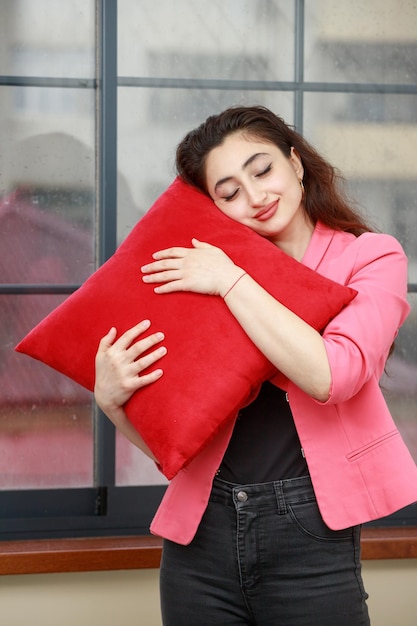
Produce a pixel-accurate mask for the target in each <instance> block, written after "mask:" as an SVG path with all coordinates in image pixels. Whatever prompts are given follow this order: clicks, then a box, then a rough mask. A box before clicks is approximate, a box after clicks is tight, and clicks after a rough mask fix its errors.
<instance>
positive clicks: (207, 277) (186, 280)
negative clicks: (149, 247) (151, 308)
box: [141, 239, 243, 296]
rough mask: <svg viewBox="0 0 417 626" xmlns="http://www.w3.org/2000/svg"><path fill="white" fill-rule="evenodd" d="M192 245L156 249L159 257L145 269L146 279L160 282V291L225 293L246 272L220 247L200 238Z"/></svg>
mask: <svg viewBox="0 0 417 626" xmlns="http://www.w3.org/2000/svg"><path fill="white" fill-rule="evenodd" d="M192 245H193V247H192V248H180V247H175V248H168V249H167V250H160V251H159V252H155V253H154V254H153V255H152V257H153V258H154V259H155V260H154V261H153V262H152V263H148V264H147V265H144V266H143V267H142V268H141V270H142V272H143V274H144V276H143V281H144V282H145V283H159V284H158V286H157V287H155V288H154V290H155V292H156V293H171V292H174V291H192V292H194V293H204V294H209V295H218V296H223V295H224V294H225V293H226V292H227V290H228V289H229V288H230V285H232V284H233V282H234V281H235V280H236V279H237V278H238V277H239V276H240V275H241V274H242V271H243V270H242V268H240V267H238V266H237V265H235V264H234V263H233V261H232V260H231V259H230V258H229V257H228V256H227V254H225V253H224V252H223V250H221V249H220V248H216V246H212V245H211V244H209V243H205V242H202V241H198V240H197V239H192ZM161 283H162V284H161Z"/></svg>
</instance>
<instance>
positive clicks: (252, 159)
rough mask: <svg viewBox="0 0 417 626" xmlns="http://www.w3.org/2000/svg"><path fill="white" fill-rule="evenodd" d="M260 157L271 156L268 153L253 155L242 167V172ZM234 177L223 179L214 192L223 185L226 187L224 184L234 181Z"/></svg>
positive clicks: (216, 185) (218, 182)
mask: <svg viewBox="0 0 417 626" xmlns="http://www.w3.org/2000/svg"><path fill="white" fill-rule="evenodd" d="M260 156H269V155H268V153H267V152H256V153H255V154H252V155H251V156H250V157H249V158H248V159H247V160H246V161H245V162H244V164H243V165H242V170H244V169H246V168H247V167H248V166H249V165H250V164H251V163H253V161H255V159H257V158H258V157H260ZM233 178H234V176H225V178H221V179H220V180H218V181H217V183H216V184H215V186H214V191H217V189H218V187H220V186H221V185H224V183H227V182H228V181H229V180H233Z"/></svg>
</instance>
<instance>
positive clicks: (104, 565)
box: [0, 527, 417, 575]
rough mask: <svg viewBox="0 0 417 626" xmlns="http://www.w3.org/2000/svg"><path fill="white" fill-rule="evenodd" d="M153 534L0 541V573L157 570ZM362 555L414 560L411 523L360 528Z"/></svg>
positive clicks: (416, 530)
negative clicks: (401, 525) (399, 526)
mask: <svg viewBox="0 0 417 626" xmlns="http://www.w3.org/2000/svg"><path fill="white" fill-rule="evenodd" d="M161 543H162V542H161V540H160V539H159V538H158V537H152V536H143V537H105V538H103V537H99V538H92V539H91V538H88V539H57V540H47V539H42V540H36V541H5V542H1V543H0V575H12V574H50V573H62V572H91V571H105V570H127V569H149V568H158V567H159V563H160V559H161ZM362 558H363V560H370V559H411V558H417V527H401V528H364V529H363V533H362Z"/></svg>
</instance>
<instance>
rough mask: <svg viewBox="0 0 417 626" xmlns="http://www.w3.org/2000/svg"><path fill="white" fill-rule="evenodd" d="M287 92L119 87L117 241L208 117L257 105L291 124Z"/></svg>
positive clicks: (165, 181)
mask: <svg viewBox="0 0 417 626" xmlns="http://www.w3.org/2000/svg"><path fill="white" fill-rule="evenodd" d="M293 97H294V96H293V94H292V93H291V92H269V91H268V92H258V91H222V90H207V91H203V90H194V89H188V90H185V89H154V90H153V89H136V88H134V87H121V88H119V97H118V164H119V176H120V183H122V184H119V189H118V194H119V198H118V240H119V242H120V241H121V240H122V239H124V237H125V236H126V235H127V234H128V232H129V231H130V230H131V228H132V226H133V225H134V224H135V223H136V222H137V220H138V219H139V218H140V217H141V216H142V215H143V214H144V213H145V212H146V211H147V209H148V208H149V207H150V206H151V204H152V203H153V202H154V201H155V200H156V198H157V197H158V196H159V195H160V194H161V193H162V192H163V191H164V189H166V187H167V186H168V185H169V184H170V183H171V182H172V180H173V178H174V176H175V163H174V161H175V149H176V146H177V144H178V143H179V141H180V140H181V139H182V138H183V136H184V135H185V134H186V133H187V132H188V131H189V130H191V129H192V128H194V127H195V126H198V124H200V123H201V122H202V121H204V120H205V119H206V117H207V116H208V115H211V114H213V113H217V112H220V111H221V110H223V109H224V108H227V107H228V106H232V105H234V104H262V105H265V106H268V107H270V108H272V109H273V110H274V111H276V112H277V113H279V114H280V115H282V116H283V117H284V118H285V119H286V121H287V122H289V123H293Z"/></svg>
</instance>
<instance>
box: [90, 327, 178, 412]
mask: <svg viewBox="0 0 417 626" xmlns="http://www.w3.org/2000/svg"><path fill="white" fill-rule="evenodd" d="M150 325H151V323H150V321H149V320H143V321H142V322H140V323H139V324H137V325H136V326H133V328H130V329H129V330H127V331H126V332H125V333H123V335H121V336H120V337H119V338H118V339H116V335H117V330H116V328H111V329H110V331H109V332H108V333H107V335H105V337H103V338H102V339H101V341H100V344H99V347H98V351H97V355H96V381H95V387H94V395H95V399H96V402H97V404H98V406H99V407H100V408H101V409H102V410H103V412H104V413H106V414H107V415H108V416H109V417H110V416H111V414H112V413H113V412H117V411H118V409H120V407H122V406H123V405H124V404H125V403H126V402H127V401H128V400H129V398H130V397H131V396H132V395H133V393H134V392H135V391H137V390H138V389H140V388H141V387H145V386H146V385H150V384H151V383H153V382H155V381H156V380H158V379H159V378H160V377H161V376H162V374H163V371H162V369H160V368H157V369H154V370H152V371H150V372H148V373H146V374H144V375H143V376H140V373H141V372H142V371H144V370H145V369H147V368H149V367H150V366H152V365H153V364H154V363H156V362H157V361H158V360H159V359H161V358H162V357H163V356H165V354H166V352H167V349H166V347H165V346H160V345H158V344H159V343H160V342H161V341H162V340H163V339H164V335H163V333H161V332H156V333H152V334H150V335H147V336H146V337H144V338H143V339H139V340H138V341H136V342H135V340H136V339H137V338H138V337H139V336H140V335H142V334H143V333H145V332H146V331H147V330H148V329H149V327H150ZM153 348H155V349H153ZM145 353H146V354H145ZM142 355H144V356H142Z"/></svg>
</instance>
